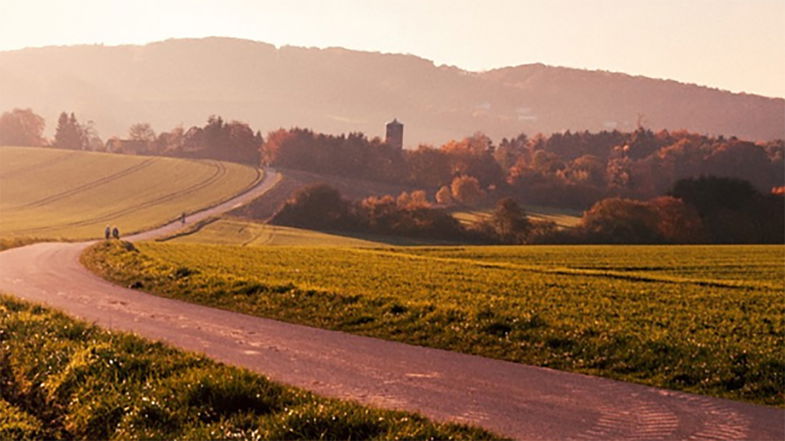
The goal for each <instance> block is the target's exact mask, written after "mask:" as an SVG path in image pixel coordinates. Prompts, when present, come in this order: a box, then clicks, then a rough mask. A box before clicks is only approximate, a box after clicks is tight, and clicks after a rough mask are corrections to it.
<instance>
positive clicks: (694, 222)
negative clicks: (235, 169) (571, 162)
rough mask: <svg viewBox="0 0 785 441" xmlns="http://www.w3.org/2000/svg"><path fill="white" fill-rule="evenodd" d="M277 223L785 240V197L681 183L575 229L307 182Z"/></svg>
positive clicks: (457, 235)
mask: <svg viewBox="0 0 785 441" xmlns="http://www.w3.org/2000/svg"><path fill="white" fill-rule="evenodd" d="M271 221H272V223H275V224H280V225H288V226H294V227H300V228H307V229H315V230H323V231H343V232H355V233H373V234H383V235H391V236H404V237H413V238H425V239H431V240H433V239H438V240H445V241H454V242H471V243H482V244H566V243H567V244H591V243H595V244H691V243H692V244H700V243H785V199H784V198H783V197H782V196H781V195H777V194H763V193H761V192H759V191H758V190H756V189H755V188H754V187H753V186H752V185H751V184H750V183H749V182H747V181H743V180H740V179H735V178H719V177H713V176H710V177H701V178H697V179H693V178H688V179H682V180H679V181H677V182H676V184H675V185H674V186H673V188H671V189H670V190H669V191H668V192H667V194H665V195H662V196H658V197H655V198H652V199H649V200H644V201H642V200H636V199H627V198H621V197H611V198H607V199H602V200H600V201H598V202H596V203H595V204H594V205H593V206H592V207H591V208H590V209H588V210H586V211H585V212H584V214H583V216H582V218H581V220H580V222H579V223H578V225H577V226H576V227H574V228H558V227H557V225H556V224H555V223H553V222H552V221H543V220H534V219H531V218H529V216H528V215H527V214H526V211H525V210H524V209H523V208H522V207H521V206H520V205H519V204H518V202H517V201H515V200H514V199H512V198H510V197H505V198H502V199H500V200H498V201H497V203H496V206H495V208H494V209H493V211H492V212H491V213H490V216H488V217H487V218H484V219H482V220H480V221H479V222H476V223H474V224H470V225H464V224H461V223H460V222H459V221H458V220H457V219H456V218H455V217H453V216H452V215H451V214H450V213H449V211H447V210H445V209H444V207H443V206H440V205H433V204H432V203H431V202H430V201H429V200H428V198H427V197H426V194H425V192H424V191H422V190H417V191H412V192H402V193H401V194H399V195H398V196H397V197H395V196H392V195H386V196H371V197H367V198H365V199H362V200H359V201H350V200H347V199H345V198H344V197H343V196H342V195H341V194H340V193H339V192H338V190H336V189H334V188H332V187H330V186H329V185H327V184H315V185H310V186H307V187H304V188H302V189H300V190H298V191H297V192H295V193H294V195H293V196H292V197H291V198H290V199H289V200H288V201H286V203H285V204H284V205H283V207H282V208H281V209H280V210H279V211H278V212H277V213H276V214H275V215H274V216H273V218H272V220H271Z"/></svg>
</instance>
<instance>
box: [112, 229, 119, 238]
mask: <svg viewBox="0 0 785 441" xmlns="http://www.w3.org/2000/svg"><path fill="white" fill-rule="evenodd" d="M112 237H114V238H115V239H119V238H120V230H118V229H117V227H114V228H112Z"/></svg>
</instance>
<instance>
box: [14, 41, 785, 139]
mask: <svg viewBox="0 0 785 441" xmlns="http://www.w3.org/2000/svg"><path fill="white" fill-rule="evenodd" d="M13 107H25V108H26V107H31V108H33V109H34V110H35V111H36V112H37V113H39V114H41V115H42V116H44V117H45V118H46V119H47V124H48V131H50V132H51V130H52V129H53V127H54V125H55V122H56V117H57V114H58V113H59V112H60V111H62V110H67V111H74V112H76V113H77V115H78V117H79V118H80V120H82V121H86V120H93V121H95V124H96V128H97V129H98V131H99V133H100V134H101V136H103V137H104V138H107V137H109V136H112V135H120V136H122V135H124V134H125V133H126V132H127V130H128V127H129V126H130V125H131V124H133V123H135V122H149V123H151V124H152V125H153V127H154V128H155V129H156V130H159V131H160V130H168V129H170V128H172V127H174V126H176V125H178V124H183V125H184V126H186V128H187V127H189V126H191V125H196V124H202V123H203V122H204V121H205V120H206V119H207V117H208V116H209V115H211V114H220V115H222V116H223V117H224V118H225V119H238V120H241V121H246V122H248V123H250V124H251V125H252V126H253V127H254V128H257V129H260V130H262V132H263V133H265V132H267V131H269V130H274V129H277V128H279V127H291V126H301V127H308V128H313V129H315V130H317V131H323V132H328V133H341V132H353V131H361V132H364V133H366V134H367V135H369V136H383V135H384V133H383V132H384V124H385V123H386V122H387V121H388V120H390V119H392V117H393V116H396V117H398V119H399V120H401V121H402V122H403V123H404V124H405V125H406V129H405V139H404V145H406V146H407V147H416V145H417V144H418V143H434V144H439V143H442V142H444V141H446V140H448V139H453V138H459V137H463V136H465V135H468V134H471V133H473V132H475V131H482V132H485V133H486V134H488V135H489V136H491V137H492V138H493V139H497V140H498V139H500V138H501V137H503V136H507V137H511V136H516V135H517V134H519V133H521V132H526V133H527V134H529V135H533V134H535V133H537V132H543V133H552V132H557V131H563V130H572V131H579V130H590V131H598V130H603V129H609V130H610V129H614V128H617V129H619V130H631V129H634V128H635V127H636V125H637V124H638V122H639V121H642V123H643V124H644V125H646V126H647V127H649V128H652V129H654V130H658V129H662V128H667V129H669V130H679V129H687V130H690V131H694V132H698V133H703V134H716V135H719V134H722V135H726V136H737V137H740V138H745V139H751V140H770V139H774V138H783V137H785V100H784V99H782V98H768V97H763V96H759V95H751V94H745V93H731V92H727V91H722V90H718V89H713V88H709V87H703V86H697V85H693V84H684V83H679V82H676V81H672V80H658V79H651V78H646V77H641V76H631V75H626V74H622V73H610V72H604V71H588V70H580V69H572V68H564V67H551V66H546V65H542V64H527V65H521V66H516V67H506V68H501V69H495V70H491V71H487V72H468V71H464V70H461V69H458V68H456V67H450V66H435V65H434V64H433V62H431V61H429V60H425V59H423V58H419V57H416V56H413V55H401V54H380V53H374V52H361V51H352V50H347V49H342V48H327V49H316V48H301V47H293V46H284V47H281V48H276V47H275V46H273V45H270V44H267V43H261V42H255V41H250V40H241V39H234V38H217V37H212V38H204V39H172V40H166V41H162V42H156V43H151V44H147V45H144V46H132V45H126V46H101V45H90V46H58V47H44V48H29V49H22V50H16V51H6V52H0V111H4V110H9V109H11V108H13Z"/></svg>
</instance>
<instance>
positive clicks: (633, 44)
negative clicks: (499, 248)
mask: <svg viewBox="0 0 785 441" xmlns="http://www.w3.org/2000/svg"><path fill="white" fill-rule="evenodd" d="M213 35H218V36H229V37H238V38H248V39H252V40H259V41H265V42H268V43H273V44H275V45H278V46H282V45H294V46H316V47H328V46H341V47H346V48H349V49H360V50H369V51H381V52H401V53H411V54H415V55H419V56H421V57H424V58H428V59H431V60H434V61H435V62H436V64H450V65H455V66H458V67H461V68H464V69H469V70H486V69H491V68H495V67H502V66H511V65H518V64H525V63H535V62H542V63H545V64H551V65H558V66H570V67H578V68H588V69H602V70H610V71H618V72H625V73H630V74H639V75H645V76H650V77H655V78H669V79H674V80H678V81H682V82H689V83H697V84H701V85H707V86H712V87H718V88H720V89H726V90H731V91H734V92H741V91H744V92H748V93H757V94H762V95H766V96H777V97H785V0H538V1H533V0H518V1H515V0H509V1H505V0H385V1H377V0H340V1H337V0H336V1H331V0H323V1H317V0H315V1H296V0H274V1H262V0H78V1H60V0H48V1H47V0H0V50H9V49H19V48H23V47H30V46H47V45H70V44H80V43H104V44H107V45H115V44H124V43H135V44H138V43H147V42H150V41H157V40H163V39H167V38H173V37H203V36H213ZM0 68H2V66H0Z"/></svg>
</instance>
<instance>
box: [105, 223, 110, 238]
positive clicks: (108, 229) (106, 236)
mask: <svg viewBox="0 0 785 441" xmlns="http://www.w3.org/2000/svg"><path fill="white" fill-rule="evenodd" d="M111 236H112V228H111V227H110V226H109V225H107V226H106V228H104V238H105V239H106V240H109V238H110V237H111Z"/></svg>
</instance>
